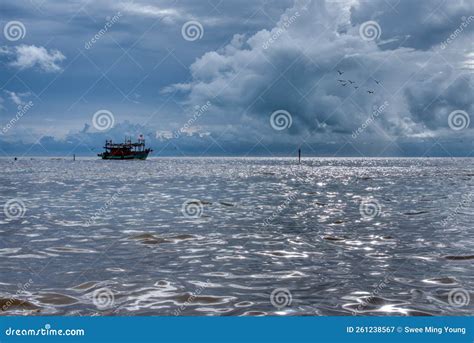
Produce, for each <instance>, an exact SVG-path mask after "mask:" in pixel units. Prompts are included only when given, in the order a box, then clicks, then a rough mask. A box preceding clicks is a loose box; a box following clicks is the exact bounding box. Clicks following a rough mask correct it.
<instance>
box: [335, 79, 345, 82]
mask: <svg viewBox="0 0 474 343" xmlns="http://www.w3.org/2000/svg"><path fill="white" fill-rule="evenodd" d="M337 81H339V82H347V81H346V80H341V79H338V80H337Z"/></svg>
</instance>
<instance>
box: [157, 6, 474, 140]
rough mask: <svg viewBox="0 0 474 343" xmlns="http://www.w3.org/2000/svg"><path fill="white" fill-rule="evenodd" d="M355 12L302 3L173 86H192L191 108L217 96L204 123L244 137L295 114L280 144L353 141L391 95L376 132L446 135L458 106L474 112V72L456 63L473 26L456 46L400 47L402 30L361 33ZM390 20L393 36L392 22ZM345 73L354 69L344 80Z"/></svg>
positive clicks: (270, 133) (265, 132) (210, 56)
mask: <svg viewBox="0 0 474 343" xmlns="http://www.w3.org/2000/svg"><path fill="white" fill-rule="evenodd" d="M351 12H353V9H351V7H350V6H349V5H348V4H347V3H342V2H328V3H326V2H325V1H313V2H311V3H310V4H308V6H307V7H306V6H304V4H302V3H297V4H296V5H295V6H294V7H293V8H289V9H288V10H287V11H286V12H285V13H284V14H283V15H282V16H281V18H280V21H279V22H278V23H277V25H276V26H275V27H274V28H273V29H271V30H261V31H259V32H257V33H255V34H254V35H253V36H250V37H249V38H247V39H244V38H243V37H242V36H239V43H238V44H236V41H235V40H234V41H233V42H232V43H230V44H229V45H228V46H226V47H225V48H223V49H220V50H218V51H210V52H207V53H205V54H204V55H203V56H201V57H200V58H198V59H197V60H196V61H195V62H194V63H193V64H192V65H191V67H190V69H191V74H192V81H191V82H189V83H185V84H183V83H180V84H176V85H175V86H174V88H173V86H170V87H167V88H165V91H167V92H169V91H171V90H177V91H181V92H182V91H187V97H186V98H185V100H184V104H185V105H187V106H190V107H191V106H193V105H195V104H202V103H205V102H206V101H208V100H210V101H211V102H212V103H213V104H215V106H213V108H212V110H211V111H210V112H209V114H208V115H206V117H205V118H202V122H201V123H200V124H201V125H203V126H205V124H208V125H209V126H208V127H207V129H209V128H210V127H212V126H213V125H215V126H216V127H217V126H218V125H220V124H222V123H223V122H227V123H231V124H233V125H234V127H239V126H240V127H241V130H240V133H239V135H240V136H241V137H236V139H244V137H243V136H248V135H254V136H257V137H261V136H265V139H268V142H272V141H273V140H274V139H275V132H274V130H272V128H271V127H270V125H269V117H270V114H271V113H272V112H273V111H275V110H279V109H284V110H287V111H289V112H290V113H291V114H292V116H293V125H292V126H291V128H289V129H288V130H287V131H285V132H281V133H280V134H279V136H278V139H279V140H280V141H282V140H288V141H294V135H296V134H298V135H299V137H306V136H307V135H309V134H310V135H311V136H312V137H311V139H312V140H313V141H318V140H319V141H329V140H336V139H338V138H341V137H344V135H345V137H346V139H348V138H350V135H351V133H352V132H353V130H355V129H356V128H357V127H359V126H360V125H361V124H362V123H364V122H365V121H366V119H367V117H368V116H369V115H370V113H372V111H373V108H374V106H380V104H382V103H384V102H385V101H387V102H388V103H389V106H388V107H387V109H386V110H385V112H384V113H383V114H382V115H380V116H379V117H378V118H377V120H376V121H375V122H374V124H373V125H371V127H370V128H368V129H367V131H366V132H367V134H372V135H377V136H380V137H384V138H387V136H391V137H393V138H395V137H400V136H404V137H409V136H411V137H424V136H426V135H424V134H423V133H424V132H426V131H427V130H432V131H436V130H438V129H439V133H442V132H445V131H443V130H444V129H445V128H447V117H448V115H449V113H450V112H451V111H452V110H454V109H458V108H460V109H463V110H466V111H468V112H469V113H473V112H474V104H473V101H472V99H470V98H467V97H466V95H465V93H466V92H464V93H463V92H462V89H463V88H466V87H468V83H469V81H471V82H472V78H473V75H472V74H468V73H465V72H464V71H463V70H462V69H461V68H460V67H459V68H457V67H456V66H458V65H461V63H460V62H462V61H464V60H465V57H464V56H463V54H459V53H458V51H459V48H460V47H462V46H463V44H466V40H464V39H467V40H469V39H471V38H472V37H469V35H468V33H467V32H466V35H465V37H464V38H459V39H458V40H457V41H456V42H454V43H453V44H452V46H451V47H450V49H451V48H452V50H450V51H435V50H434V48H433V49H429V50H427V49H426V47H425V46H423V48H420V49H415V48H412V47H403V46H401V47H400V46H395V47H393V48H392V49H390V48H388V47H387V46H386V45H387V44H386V43H387V41H389V40H393V41H396V39H395V37H394V36H390V35H385V36H384V41H382V40H381V41H366V40H364V39H361V37H360V35H359V25H358V24H354V23H351V22H350V21H349V22H348V20H349V18H350V14H351ZM393 16H394V17H396V13H395V14H393ZM395 19H396V18H395ZM386 20H388V19H386ZM390 20H394V18H390ZM398 20H399V18H398ZM380 25H381V27H382V32H383V30H384V27H385V24H384V22H381V23H380ZM413 25H415V24H413ZM418 25H423V23H421V22H420V23H418ZM341 28H344V29H343V30H342V29H341ZM414 42H416V41H414ZM381 43H385V44H383V45H382V44H381ZM453 66H454V68H453ZM337 69H341V70H343V71H344V74H343V75H342V76H339V75H338V73H337ZM337 79H345V80H347V79H350V80H351V81H355V82H356V83H355V84H349V83H348V82H347V81H346V83H347V84H346V85H345V86H342V84H341V83H340V82H338V81H337ZM374 79H376V80H378V81H381V83H380V84H378V83H376V82H374ZM356 87H357V88H356ZM369 90H370V91H374V93H373V94H371V93H368V91H369ZM407 117H408V118H410V123H411V125H410V126H409V127H408V126H407V125H406V120H405V119H406V118H407ZM321 123H324V124H325V125H321ZM447 132H448V133H450V134H452V131H451V132H450V131H449V130H448V131H447ZM292 136H293V138H292Z"/></svg>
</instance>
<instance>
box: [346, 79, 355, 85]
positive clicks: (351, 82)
mask: <svg viewBox="0 0 474 343" xmlns="http://www.w3.org/2000/svg"><path fill="white" fill-rule="evenodd" d="M347 81H349V83H350V84H353V83H355V81H351V80H347Z"/></svg>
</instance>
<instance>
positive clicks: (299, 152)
mask: <svg viewBox="0 0 474 343" xmlns="http://www.w3.org/2000/svg"><path fill="white" fill-rule="evenodd" d="M298 163H300V164H301V149H298Z"/></svg>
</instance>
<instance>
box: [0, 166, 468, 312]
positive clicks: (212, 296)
mask: <svg viewBox="0 0 474 343" xmlns="http://www.w3.org/2000/svg"><path fill="white" fill-rule="evenodd" d="M0 165H1V170H2V173H1V174H0V200H1V203H2V205H3V204H4V203H6V202H7V201H9V200H11V199H20V200H21V201H23V203H24V205H25V209H26V211H25V212H24V214H23V216H22V217H19V218H17V217H18V216H16V217H12V216H11V215H10V217H7V216H6V215H5V213H1V214H0V235H1V241H0V259H1V264H0V268H1V275H2V277H1V279H0V292H1V294H0V296H1V299H0V302H1V303H0V305H1V306H2V311H0V314H4V315H5V314H7V315H14V314H37V315H95V314H98V315H113V314H115V315H265V314H270V315H352V314H363V315H472V314H473V312H474V294H473V293H471V291H472V290H473V287H474V267H473V263H474V236H473V233H474V232H473V223H474V220H473V219H474V214H473V209H474V205H473V202H472V198H471V197H470V195H471V194H472V191H473V186H474V179H473V178H474V168H473V167H474V160H472V159H453V160H450V159H308V160H306V161H304V163H303V164H302V165H297V164H295V163H294V161H293V160H290V159H264V158H260V159H256V158H248V159H243V158H235V159H233V158H218V159H212V158H209V159H150V160H147V161H102V160H92V159H89V160H88V159H84V160H77V161H75V162H73V161H70V160H61V159H39V158H38V159H33V160H30V159H29V158H28V159H26V158H25V159H20V160H19V161H16V162H14V161H12V160H0ZM186 201H188V202H189V201H190V203H188V205H189V206H184V208H185V209H186V210H187V212H186V211H184V214H183V211H182V209H183V203H185V202H186ZM364 201H365V202H367V201H368V202H369V203H370V204H371V205H374V206H373V207H368V208H367V211H365V212H364V211H362V213H361V211H360V209H361V206H360V204H361V202H364ZM195 214H196V215H197V217H196V218H193V216H192V215H195ZM190 215H191V216H190ZM373 215H375V216H374V217H372V216H373ZM275 289H277V290H276V293H275V292H274V295H275V294H276V296H274V297H273V298H271V293H272V292H273V291H274V290H275ZM278 292H279V293H278ZM290 297H291V299H290ZM469 298H470V299H469ZM466 299H467V300H466ZM271 300H273V301H271ZM290 300H291V302H290Z"/></svg>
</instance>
